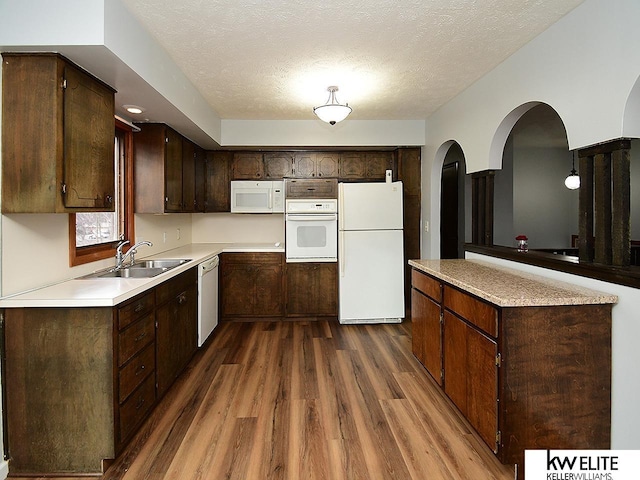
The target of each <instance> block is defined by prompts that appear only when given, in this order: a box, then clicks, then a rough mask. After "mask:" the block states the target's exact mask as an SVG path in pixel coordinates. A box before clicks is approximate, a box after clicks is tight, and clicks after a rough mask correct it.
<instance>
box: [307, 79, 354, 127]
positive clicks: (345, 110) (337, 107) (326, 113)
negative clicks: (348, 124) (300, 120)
mask: <svg viewBox="0 0 640 480" xmlns="http://www.w3.org/2000/svg"><path fill="white" fill-rule="evenodd" d="M327 90H328V92H329V99H328V100H327V103H325V104H324V105H321V106H319V107H313V113H315V114H316V115H317V116H318V118H319V119H320V120H322V121H323V122H327V123H328V124H330V125H335V124H336V123H338V122H341V121H342V120H344V119H345V118H347V116H349V114H350V113H351V107H350V106H349V104H348V103H345V104H344V105H341V104H340V103H338V100H336V92H337V91H338V87H333V86H332V87H329V88H327Z"/></svg>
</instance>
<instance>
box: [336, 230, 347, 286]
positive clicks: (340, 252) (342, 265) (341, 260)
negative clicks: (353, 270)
mask: <svg viewBox="0 0 640 480" xmlns="http://www.w3.org/2000/svg"><path fill="white" fill-rule="evenodd" d="M338 263H339V264H340V276H341V277H344V269H345V263H347V259H346V258H345V255H344V232H340V245H339V246H338Z"/></svg>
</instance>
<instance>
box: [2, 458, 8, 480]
mask: <svg viewBox="0 0 640 480" xmlns="http://www.w3.org/2000/svg"><path fill="white" fill-rule="evenodd" d="M8 476H9V463H8V462H7V461H6V460H5V461H2V462H0V480H4V479H5V478H7V477H8Z"/></svg>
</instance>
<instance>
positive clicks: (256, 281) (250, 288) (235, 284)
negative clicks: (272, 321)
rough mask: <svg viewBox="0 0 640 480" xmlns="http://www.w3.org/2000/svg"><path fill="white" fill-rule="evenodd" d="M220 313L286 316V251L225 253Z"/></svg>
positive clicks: (237, 315) (238, 315)
mask: <svg viewBox="0 0 640 480" xmlns="http://www.w3.org/2000/svg"><path fill="white" fill-rule="evenodd" d="M220 315H221V316H222V317H223V318H226V317H281V316H283V315H284V254H282V253H223V254H222V255H221V256H220Z"/></svg>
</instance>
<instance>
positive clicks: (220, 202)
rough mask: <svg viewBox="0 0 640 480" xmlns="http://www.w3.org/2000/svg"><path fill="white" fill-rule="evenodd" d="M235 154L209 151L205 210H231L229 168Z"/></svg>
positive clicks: (206, 164)
mask: <svg viewBox="0 0 640 480" xmlns="http://www.w3.org/2000/svg"><path fill="white" fill-rule="evenodd" d="M232 158H233V154H232V153H230V152H207V160H206V162H205V197H206V199H205V212H230V211H231V184H230V178H229V169H230V168H231V161H232Z"/></svg>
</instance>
